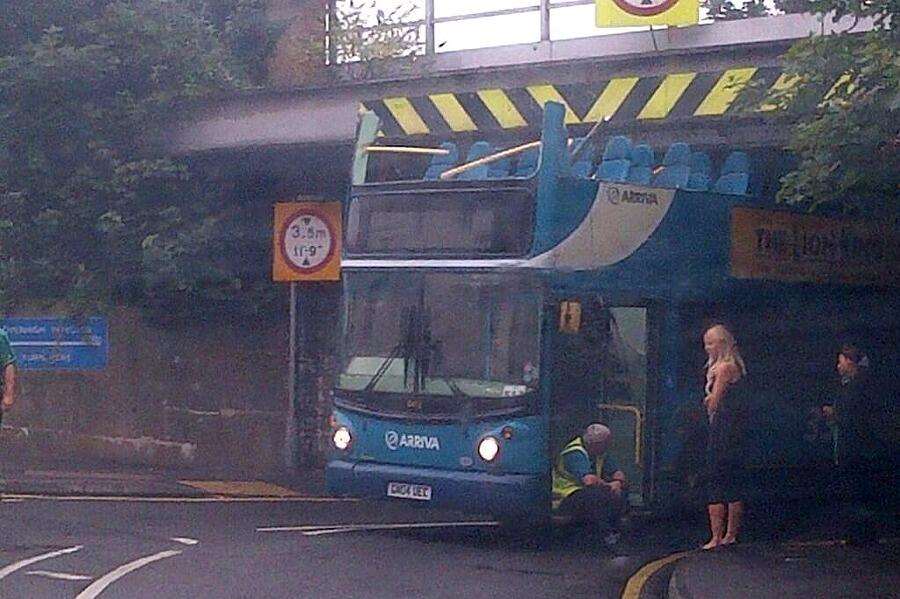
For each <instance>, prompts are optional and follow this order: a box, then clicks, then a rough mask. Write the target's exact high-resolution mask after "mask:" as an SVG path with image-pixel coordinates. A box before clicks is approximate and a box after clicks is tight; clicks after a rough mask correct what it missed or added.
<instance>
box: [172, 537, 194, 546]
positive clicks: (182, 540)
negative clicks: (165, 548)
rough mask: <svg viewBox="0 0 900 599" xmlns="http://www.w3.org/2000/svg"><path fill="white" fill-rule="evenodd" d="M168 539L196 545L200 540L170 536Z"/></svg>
mask: <svg viewBox="0 0 900 599" xmlns="http://www.w3.org/2000/svg"><path fill="white" fill-rule="evenodd" d="M169 540H170V541H175V542H176V543H181V544H182V545H196V544H197V543H199V542H200V541H198V540H197V539H189V538H187V537H172V538H171V539H169Z"/></svg>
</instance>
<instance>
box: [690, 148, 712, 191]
mask: <svg viewBox="0 0 900 599" xmlns="http://www.w3.org/2000/svg"><path fill="white" fill-rule="evenodd" d="M690 166H691V174H690V175H689V176H688V181H687V185H686V186H685V189H689V190H691V191H708V190H709V181H710V180H709V175H710V172H711V171H712V161H711V160H710V159H709V154H707V153H706V152H692V153H691V159H690Z"/></svg>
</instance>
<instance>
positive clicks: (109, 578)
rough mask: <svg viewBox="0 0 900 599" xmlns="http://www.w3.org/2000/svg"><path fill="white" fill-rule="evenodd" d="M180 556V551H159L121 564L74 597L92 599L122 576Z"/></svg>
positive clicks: (76, 598)
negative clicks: (148, 565)
mask: <svg viewBox="0 0 900 599" xmlns="http://www.w3.org/2000/svg"><path fill="white" fill-rule="evenodd" d="M180 554H181V552H180V551H171V550H170V551H160V552H159V553H154V554H153V555H148V556H147V557H142V558H140V559H136V560H134V561H133V562H128V563H127V564H123V565H121V566H119V567H118V568H116V569H115V570H113V571H112V572H107V573H106V574H104V575H103V576H101V577H100V578H98V579H97V580H95V581H94V582H92V583H91V584H90V586H88V588H86V589H84V590H83V591H81V592H80V593H78V595H76V596H75V599H94V598H95V597H97V596H98V595H99V594H100V593H102V592H103V591H104V590H106V587H108V586H109V585H111V584H112V583H114V582H115V581H117V580H119V579H120V578H122V577H123V576H126V575H128V574H130V573H131V572H134V571H135V570H137V569H138V568H143V567H144V566H146V565H147V564H152V563H153V562H157V561H159V560H161V559H166V558H169V557H174V556H176V555H180Z"/></svg>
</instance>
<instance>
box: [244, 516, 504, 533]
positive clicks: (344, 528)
mask: <svg viewBox="0 0 900 599" xmlns="http://www.w3.org/2000/svg"><path fill="white" fill-rule="evenodd" d="M486 526H500V523H499V522H497V521H495V520H485V521H476V522H400V523H396V524H329V525H322V526H309V525H308V526H261V527H259V528H257V529H256V532H301V533H303V534H304V535H307V536H316V535H323V534H333V533H338V532H355V531H369V530H409V529H413V528H463V527H486Z"/></svg>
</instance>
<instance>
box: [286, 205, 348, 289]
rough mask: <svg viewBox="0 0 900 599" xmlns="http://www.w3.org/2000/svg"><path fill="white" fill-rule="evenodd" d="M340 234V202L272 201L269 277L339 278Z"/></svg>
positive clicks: (298, 278) (288, 279)
mask: <svg viewBox="0 0 900 599" xmlns="http://www.w3.org/2000/svg"><path fill="white" fill-rule="evenodd" d="M341 235H342V233H341V204H340V202H290V203H279V204H275V222H274V231H273V248H272V278H273V279H274V280H275V281H337V280H339V279H340V278H341Z"/></svg>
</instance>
